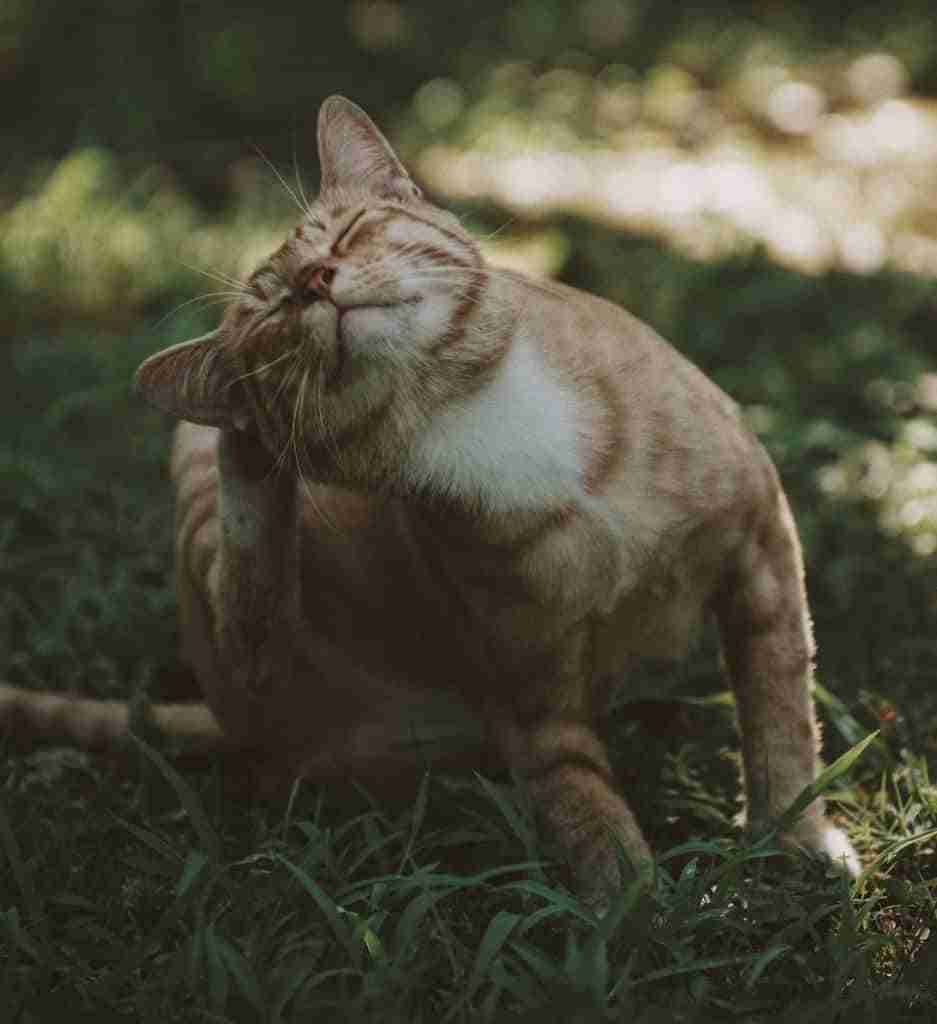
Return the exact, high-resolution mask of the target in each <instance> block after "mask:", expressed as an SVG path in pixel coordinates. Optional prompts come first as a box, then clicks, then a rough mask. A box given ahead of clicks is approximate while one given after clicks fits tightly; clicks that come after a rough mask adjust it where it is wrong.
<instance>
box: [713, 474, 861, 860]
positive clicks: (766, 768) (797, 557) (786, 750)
mask: <svg viewBox="0 0 937 1024" xmlns="http://www.w3.org/2000/svg"><path fill="white" fill-rule="evenodd" d="M774 495H775V498H774V500H773V504H772V507H770V508H768V509H764V510H763V511H762V512H761V513H760V515H759V517H758V518H757V519H756V521H755V523H754V524H753V526H752V528H751V530H750V532H749V534H748V537H747V539H746V540H745V542H744V543H743V544H742V546H741V547H740V549H739V551H738V553H737V556H736V559H735V562H734V564H733V565H732V567H731V570H730V572H729V574H728V575H727V577H726V579H725V580H724V582H723V586H722V588H721V590H720V593H719V596H718V598H717V601H716V607H715V611H716V617H717V621H718V624H719V629H720V635H721V640H722V651H723V657H724V660H725V663H726V667H727V669H728V672H729V675H730V678H731V681H732V686H733V689H734V691H735V700H736V710H737V714H738V724H739V729H740V732H741V744H742V762H743V775H744V783H745V794H746V801H747V823H748V826H749V828H750V829H752V830H753V831H758V830H760V829H762V828H764V827H766V826H768V825H769V824H770V823H771V822H772V821H774V820H775V819H776V818H777V817H778V815H780V814H781V813H783V812H784V811H785V810H787V809H788V807H790V805H791V804H792V803H793V801H794V800H795V798H796V797H797V796H798V795H799V794H800V792H801V791H802V790H803V789H804V787H805V786H807V785H808V784H809V783H811V782H813V780H814V779H815V778H816V776H817V773H818V771H819V768H820V760H819V753H818V751H819V730H818V726H817V721H816V717H815V714H814V707H813V699H812V696H811V692H810V688H811V681H812V674H813V654H814V647H813V637H812V630H811V624H810V616H809V611H808V608H807V599H806V594H805V591H804V583H803V563H802V559H801V553H800V545H799V542H798V539H797V534H796V530H795V527H794V523H793V520H792V517H791V513H790V509H789V507H788V504H787V501H786V499H785V497H784V495H783V493H782V492H781V491H780V488H776V489H775V490H774ZM781 839H782V841H784V842H787V843H789V844H791V845H794V846H802V847H805V848H807V849H808V850H811V851H813V852H815V853H821V854H824V855H826V856H827V857H829V858H830V859H831V860H832V861H834V863H837V864H841V865H844V866H845V868H846V870H847V871H848V872H849V873H850V874H852V875H857V874H858V872H859V870H860V867H861V865H860V863H859V860H858V858H857V856H856V854H855V852H854V851H853V849H852V847H851V846H850V844H849V841H848V839H847V838H846V836H845V834H844V833H843V832H842V831H841V830H840V829H838V828H837V827H836V826H835V825H833V824H832V823H831V822H829V821H828V820H827V819H826V817H825V816H824V809H823V801H822V799H817V800H815V801H814V802H813V803H812V804H811V805H810V806H809V807H808V808H807V809H806V810H805V811H804V813H803V815H802V816H801V817H800V818H799V820H798V821H797V822H796V823H795V824H794V825H793V826H792V828H791V830H790V832H789V833H788V834H785V835H782V836H781Z"/></svg>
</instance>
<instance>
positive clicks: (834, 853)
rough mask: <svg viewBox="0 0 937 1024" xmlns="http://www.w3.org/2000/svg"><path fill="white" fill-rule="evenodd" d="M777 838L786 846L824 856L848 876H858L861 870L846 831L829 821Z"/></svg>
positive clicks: (860, 864) (860, 863)
mask: <svg viewBox="0 0 937 1024" xmlns="http://www.w3.org/2000/svg"><path fill="white" fill-rule="evenodd" d="M778 839H779V840H780V842H781V843H783V844H784V845H786V846H793V847H796V848H798V849H802V850H807V851H808V852H810V853H815V854H819V855H820V856H822V857H826V858H827V860H829V861H831V862H832V864H833V865H834V866H835V867H837V868H841V869H842V870H843V871H845V873H846V874H847V875H849V877H850V878H858V877H859V874H860V873H861V871H862V862H861V861H860V860H859V856H858V854H857V853H856V851H855V850H854V849H853V848H852V843H850V842H849V840H848V839H847V837H846V833H845V832H844V831H843V830H842V829H841V828H837V827H836V826H835V825H833V824H831V823H830V822H829V821H823V822H822V823H820V824H819V825H816V826H813V827H811V828H809V829H801V830H797V831H794V832H793V833H782V834H781V835H780V836H779V837H778Z"/></svg>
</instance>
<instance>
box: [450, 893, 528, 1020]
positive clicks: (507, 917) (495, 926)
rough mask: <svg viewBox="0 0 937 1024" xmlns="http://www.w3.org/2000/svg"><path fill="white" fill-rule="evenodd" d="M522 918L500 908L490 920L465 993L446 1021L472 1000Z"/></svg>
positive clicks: (451, 1009)
mask: <svg viewBox="0 0 937 1024" xmlns="http://www.w3.org/2000/svg"><path fill="white" fill-rule="evenodd" d="M520 919H521V916H520V914H512V913H511V912H510V911H509V910H499V911H498V913H497V914H495V916H494V917H493V918H492V919H491V921H489V923H488V927H487V928H486V929H485V934H484V935H483V936H482V940H481V942H480V943H479V945H478V952H477V953H476V954H475V963H474V964H473V966H472V973H471V974H470V975H469V979H468V983H467V985H466V989H465V994H464V996H463V997H462V999H461V1000H459V1001H458V1002H456V1003H455V1004H454V1005H453V1006H452V1007H451V1008H450V1010H449V1012H448V1013H447V1014H446V1016H445V1017H444V1018H443V1020H444V1021H448V1020H451V1019H452V1018H453V1017H454V1016H455V1014H456V1013H458V1012H459V1010H460V1009H461V1008H462V1007H463V1006H465V1005H466V1004H468V1003H469V1002H471V1000H472V997H473V996H474V995H475V992H476V990H477V989H478V987H479V986H480V985H481V984H482V982H483V981H484V980H485V977H486V975H487V974H488V971H489V968H490V967H491V964H492V962H493V961H494V959H495V957H496V956H497V955H498V953H499V952H500V951H501V949H502V948H503V946H504V944H505V943H506V942H507V941H508V939H509V938H510V937H511V935H512V933H513V932H514V929H515V928H516V926H517V923H518V921H520Z"/></svg>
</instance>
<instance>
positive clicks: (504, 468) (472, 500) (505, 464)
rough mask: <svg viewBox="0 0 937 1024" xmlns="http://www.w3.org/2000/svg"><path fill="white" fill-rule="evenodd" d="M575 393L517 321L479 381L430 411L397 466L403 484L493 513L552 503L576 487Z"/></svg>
mask: <svg viewBox="0 0 937 1024" xmlns="http://www.w3.org/2000/svg"><path fill="white" fill-rule="evenodd" d="M579 420H580V411H579V408H578V399H577V396H576V394H575V393H574V391H573V389H572V388H571V386H570V384H569V382H567V381H564V380H563V379H562V378H561V376H560V375H559V373H557V372H556V370H555V369H553V368H551V367H550V366H549V365H548V364H547V361H546V360H545V358H544V356H543V353H542V350H541V348H540V345H539V344H538V342H537V340H536V339H535V338H532V337H531V336H530V335H529V334H528V333H527V332H526V330H525V328H524V326H523V324H520V325H519V326H517V327H516V328H515V330H514V332H513V335H512V337H511V339H510V344H508V345H507V346H506V349H505V351H504V354H503V356H502V358H501V359H500V361H499V364H498V366H497V368H496V371H495V372H494V373H493V374H492V375H491V378H490V379H489V380H488V381H487V382H486V384H485V386H484V387H482V388H481V389H479V390H478V391H476V392H474V393H473V394H472V395H470V396H468V397H466V398H464V399H462V400H457V401H454V402H452V403H450V404H448V405H445V406H443V407H441V408H439V409H438V410H436V412H435V414H434V415H433V416H432V417H431V418H430V419H429V420H428V423H427V425H426V429H425V430H424V431H423V432H422V433H421V434H420V435H419V436H418V437H416V438H414V440H413V443H412V445H411V446H410V448H409V450H408V451H407V453H406V456H405V459H404V460H403V463H402V465H401V477H402V480H403V482H404V487H407V486H409V487H412V488H413V490H414V491H415V492H417V493H427V492H428V493H431V494H438V495H442V496H444V497H448V498H451V499H452V500H454V501H457V502H459V503H461V504H463V505H466V506H468V507H476V508H479V509H480V510H481V511H483V512H487V513H490V514H492V515H495V516H501V515H510V514H512V513H519V514H520V513H524V512H527V511H529V510H532V509H537V508H540V509H542V508H549V507H558V506H562V505H565V504H568V503H569V502H570V501H572V500H574V499H575V498H576V497H577V496H578V495H579V494H580V493H581V490H582V484H581V477H582V472H581V465H580V450H579V448H580V444H579V429H578V423H579Z"/></svg>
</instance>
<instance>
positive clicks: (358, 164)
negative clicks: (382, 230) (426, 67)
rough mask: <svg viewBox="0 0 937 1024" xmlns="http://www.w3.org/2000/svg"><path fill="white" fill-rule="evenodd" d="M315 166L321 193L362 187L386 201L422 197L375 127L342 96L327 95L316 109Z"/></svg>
mask: <svg viewBox="0 0 937 1024" xmlns="http://www.w3.org/2000/svg"><path fill="white" fill-rule="evenodd" d="M319 165H320V167H321V168H322V181H321V186H320V187H321V189H322V190H323V191H325V190H326V189H329V188H334V187H335V186H336V185H357V186H361V185H364V187H365V188H367V189H368V190H369V191H371V192H374V193H375V194H376V195H379V196H384V197H387V198H396V199H413V198H414V197H416V198H419V196H420V195H422V193H421V192H420V190H419V188H418V187H417V186H416V185H415V184H414V183H413V182H412V181H411V179H410V175H409V174H407V169H406V168H405V167H404V166H403V164H402V163H401V162H400V161H399V160H398V159H397V155H396V153H394V151H393V150H392V149H391V147H390V143H389V142H388V141H387V139H385V138H384V136H383V135H382V134H381V132H380V130H379V129H378V127H377V125H375V123H374V122H373V121H372V120H371V118H370V117H368V115H367V114H366V113H365V112H364V111H363V110H362V109H361V107H359V106H358V105H357V104H355V103H352V102H351V100H346V99H345V97H344V96H330V97H329V98H328V99H327V100H326V101H325V102H324V103H323V104H322V106H321V107H320V108H319Z"/></svg>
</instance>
